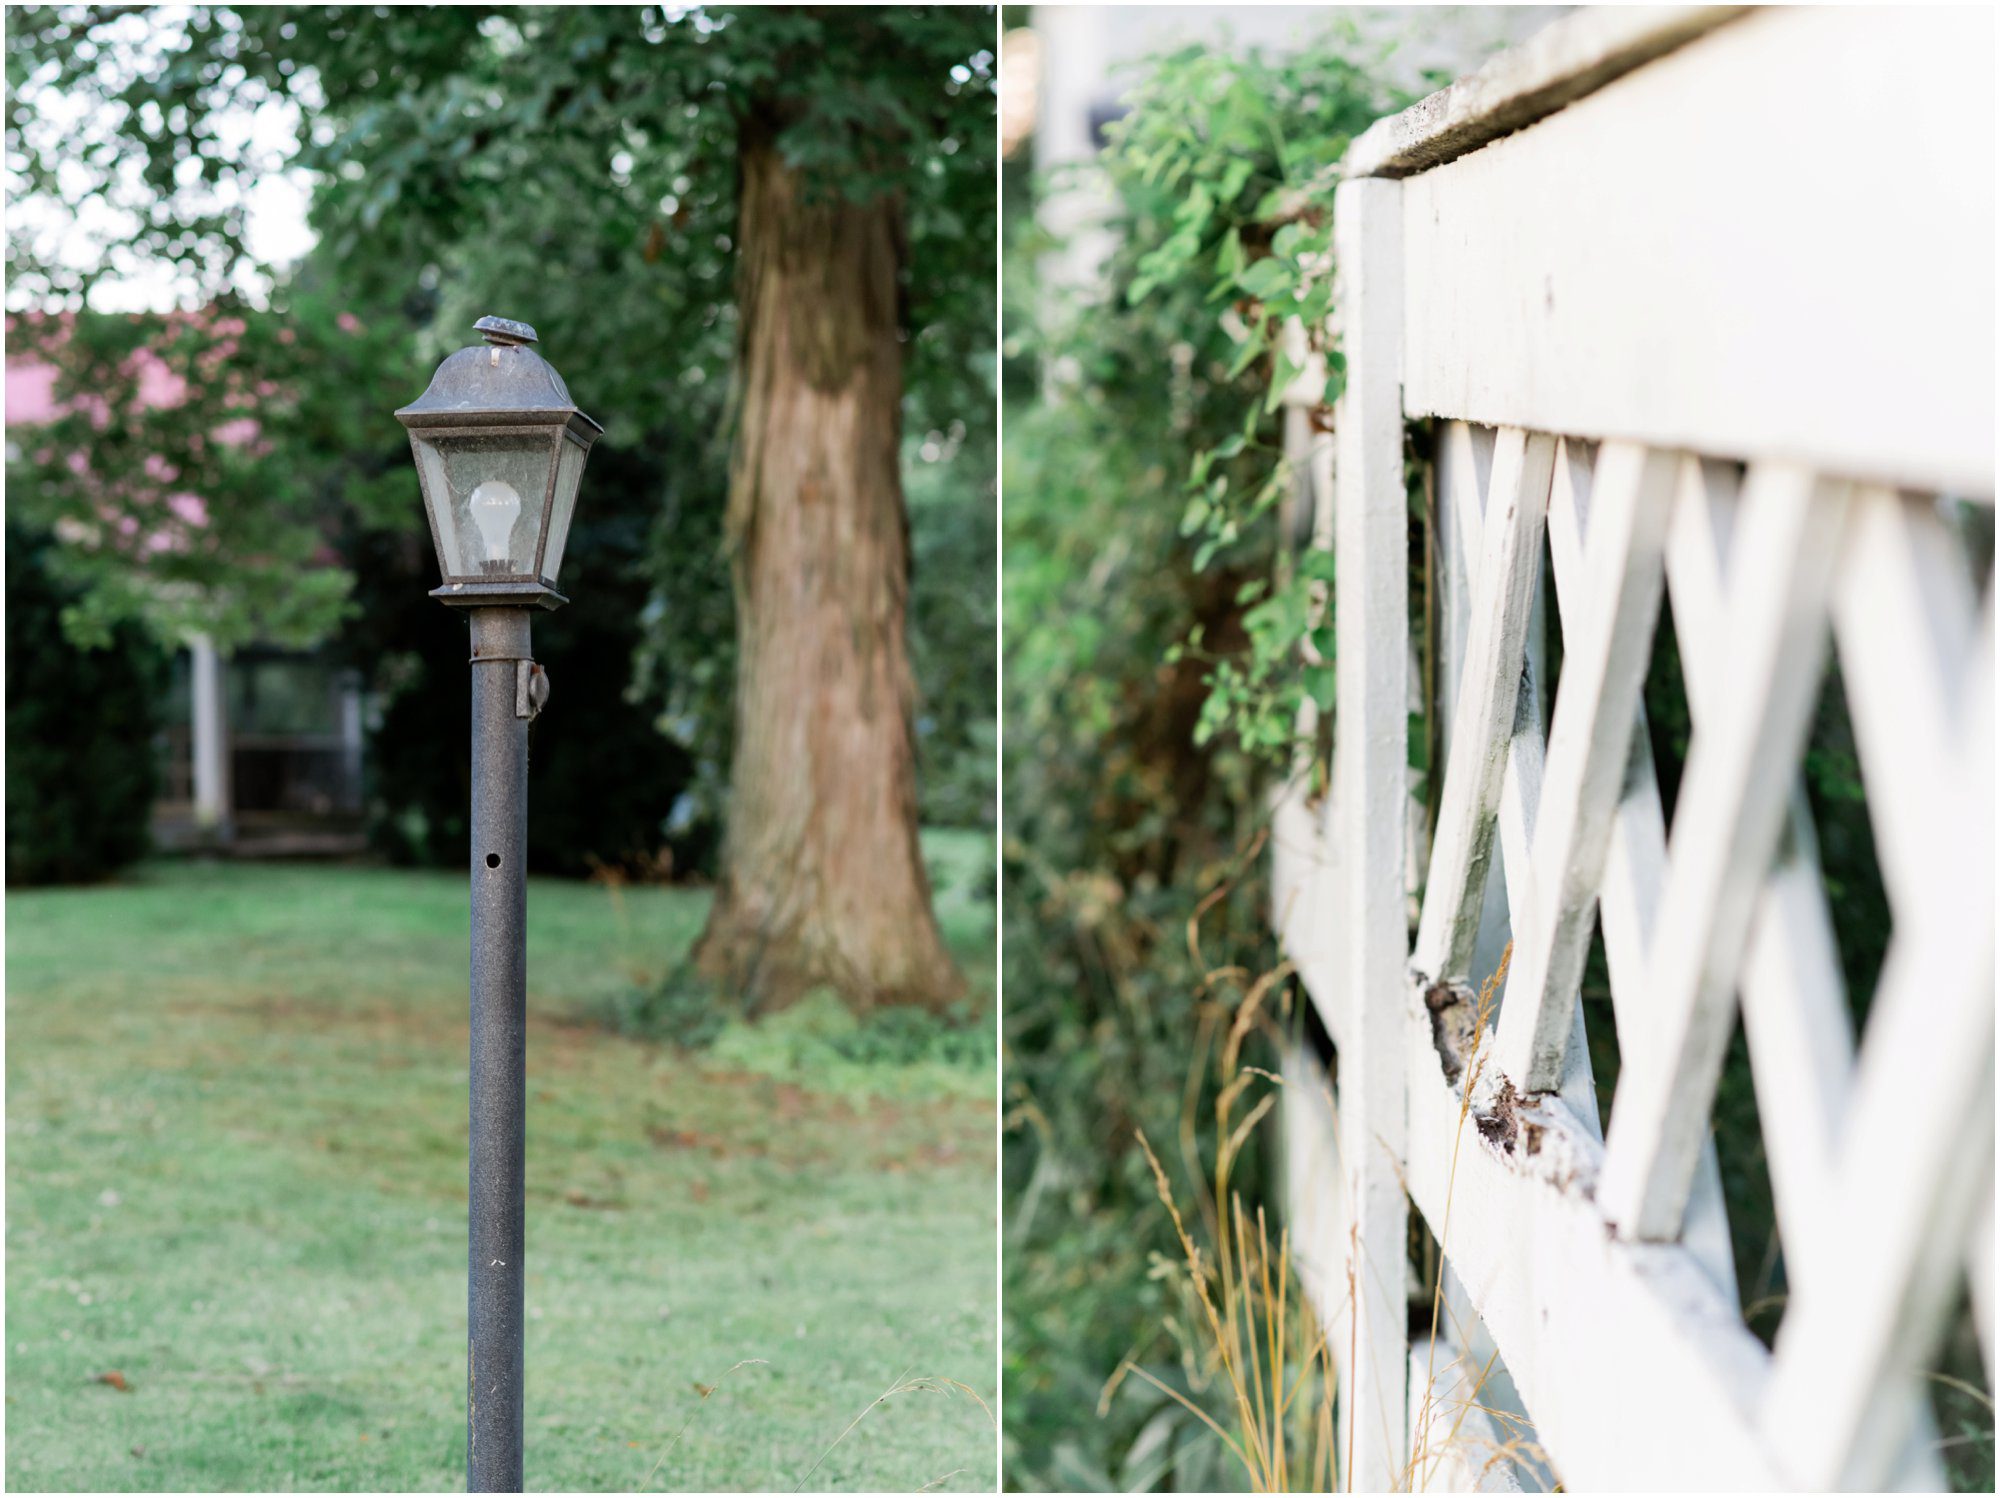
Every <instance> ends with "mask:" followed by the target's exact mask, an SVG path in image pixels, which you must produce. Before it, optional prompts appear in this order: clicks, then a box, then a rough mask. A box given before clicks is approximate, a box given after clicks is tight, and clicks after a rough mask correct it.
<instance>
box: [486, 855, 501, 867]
mask: <svg viewBox="0 0 2000 1498" xmlns="http://www.w3.org/2000/svg"><path fill="white" fill-rule="evenodd" d="M486 867H487V868H489V869H497V868H499V867H500V855H499V854H498V853H489V854H487V855H486Z"/></svg>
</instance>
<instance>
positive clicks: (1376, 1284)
mask: <svg viewBox="0 0 2000 1498" xmlns="http://www.w3.org/2000/svg"><path fill="white" fill-rule="evenodd" d="M1401 193H1402V189H1401V188H1400V187H1399V186H1397V184H1395V183H1393V182H1383V181H1356V182H1346V183H1342V184H1341V186H1340V188H1339V189H1338V190H1337V192H1336V194H1335V198H1334V237H1335V251H1336V255H1337V257H1338V264H1339V267H1340V287H1339V297H1340V317H1341V325H1342V328H1343V330H1344V333H1345V341H1346V349H1347V357H1348V361H1349V363H1348V377H1347V383H1346V387H1345V389H1344V391H1343V392H1342V395H1341V398H1340V402H1339V405H1338V407H1337V408H1336V411H1335V415H1334V432H1335V440H1336V442H1337V444H1338V448H1337V456H1336V485H1337V488H1336V497H1335V516H1334V551H1335V555H1336V556H1338V557H1339V558H1340V577H1339V585H1338V586H1337V587H1336V589H1335V590H1334V627H1335V629H1336V631H1337V632H1338V633H1339V636H1340V638H1341V639H1343V640H1346V641H1351V642H1352V644H1351V645H1350V646H1345V647H1343V648H1342V649H1341V651H1340V658H1339V661H1338V663H1337V665H1336V682H1335V690H1336V695H1337V701H1338V717H1337V719H1336V721H1335V734H1336V737H1337V740H1338V742H1339V746H1340V758H1339V762H1338V764H1337V766H1336V769H1337V771H1338V773H1339V776H1340V778H1339V780H1338V781H1337V782H1335V784H1334V786H1333V799H1334V805H1335V808H1336V814H1337V815H1338V817H1339V819H1340V828H1341V832H1342V835H1343V837H1342V840H1343V843H1344V846H1343V848H1342V853H1341V864H1340V875H1341V881H1340V886H1339V889H1338V904H1337V905H1336V907H1335V914H1334V919H1335V924H1336V926H1337V928H1338V929H1339V931H1340V932H1341V944H1342V951H1341V954H1340V963H1341V970H1342V971H1341V978H1340V982H1341V985H1342V987H1343V988H1344V989H1345V990H1346V991H1347V993H1348V994H1349V995H1350V1000H1349V1006H1348V1007H1349V1015H1348V1020H1349V1028H1348V1033H1347V1036H1346V1049H1345V1050H1344V1052H1343V1058H1344V1059H1343V1075H1344V1078H1345V1082H1344V1085H1343V1091H1342V1094H1341V1110H1342V1111H1341V1117H1342V1122H1343V1124H1344V1126H1345V1127H1344V1130H1343V1133H1342V1160H1341V1164H1342V1168H1343V1171H1344V1173H1345V1175H1346V1179H1347V1183H1348V1190H1347V1201H1348V1203H1349V1207H1350V1210H1351V1211H1352V1213H1353V1234H1354V1243H1355V1258H1354V1261H1353V1263H1354V1268H1353V1278H1354V1282H1355V1290H1354V1306H1353V1326H1352V1329H1351V1338H1352V1342H1353V1347H1354V1364H1353V1368H1352V1370H1351V1373H1350V1377H1349V1381H1348V1387H1347V1389H1346V1390H1345V1391H1344V1397H1343V1401H1342V1408H1343V1413H1344V1415H1345V1419H1346V1429H1345V1430H1344V1432H1343V1434H1344V1436H1345V1440H1344V1441H1343V1443H1342V1444H1343V1450H1344V1451H1351V1452H1352V1453H1353V1459H1352V1466H1351V1468H1350V1469H1349V1470H1348V1471H1347V1474H1346V1476H1347V1480H1348V1483H1349V1485H1350V1486H1351V1487H1353V1488H1355V1489H1357V1490H1362V1491H1373V1490H1380V1489H1383V1488H1387V1487H1389V1486H1392V1485H1393V1484H1394V1482H1395V1481H1396V1478H1397V1476H1398V1474H1400V1473H1401V1472H1402V1470H1403V1467H1404V1464H1405V1459H1406V1452H1405V1447H1406V1445H1407V1441H1408V1434H1409V1424H1408V1417H1407V1414H1406V1412H1405V1409H1404V1403H1403V1393H1404V1389H1403V1369H1404V1365H1405V1363H1406V1361H1407V1358H1408V1350H1409V1334H1408V1327H1407V1325H1406V1322H1405V1310H1404V1285H1403V1280H1404V1272H1405V1271H1404V1267H1403V1265H1404V1256H1405V1236H1406V1233H1407V1230H1408V1216H1409V1209H1408V1202H1407V1200H1406V1198H1405V1196H1404V1192H1403V1185H1402V1180H1401V1177H1400V1175H1399V1173H1398V1161H1399V1160H1400V1159H1401V1158H1402V1155H1403V1150H1404V1146H1403V1128H1404V1119H1403V1116H1404V1098H1403V1078H1402V1068H1401V1067H1400V1066H1399V1065H1398V1064H1397V1058H1398V1057H1399V1056H1400V1055H1401V1054H1402V1048H1403V1037H1404V1035H1405V1033H1406V1032H1407V1029H1408V1017H1407V1015H1406V1014H1405V1012H1404V1007H1403V1003H1404V991H1403V976H1402V975H1403V970H1404V966H1405V964H1406V962H1407V959H1408V939H1407V936H1406V932H1407V930H1408V928H1407V926H1406V925H1405V923H1404V921H1405V918H1404V911H1403V888H1402V877H1401V874H1402V867H1403V853H1404V849H1403V818H1404V806H1405V801H1406V798H1407V795H1408V781H1407V777H1406V774H1405V770H1406V766H1407V761H1408V721H1409V720H1408V716H1407V710H1406V708H1405V706H1404V700H1405V699H1404V693H1405V688H1406V680H1407V672H1408V669H1409V665H1408V662H1409V625H1408V620H1407V615H1406V612H1405V610H1406V608H1407V603H1408V583H1407V581H1406V578H1405V568H1406V565H1407V563H1406V557H1405V550H1404V548H1405V541H1406V536H1407V525H1408V508H1407V503H1406V500H1405V495H1404V488H1403V411H1402V401H1401V383H1402V382H1401V376H1400V361H1399V360H1398V358H1397V349H1398V347H1399V346H1400V342H1401V336H1402V335H1401V326H1400V325H1401V321H1402V286H1401V283H1400V280H1399V276H1400V272H1401V267H1402V250H1401V245H1400V238H1401V229H1402V222H1401V205H1400V201H1399V200H1400V197H1401Z"/></svg>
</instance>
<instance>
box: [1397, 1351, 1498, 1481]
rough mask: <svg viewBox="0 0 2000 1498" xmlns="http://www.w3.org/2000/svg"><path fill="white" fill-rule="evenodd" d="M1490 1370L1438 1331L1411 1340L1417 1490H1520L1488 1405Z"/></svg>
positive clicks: (1413, 1456)
mask: <svg viewBox="0 0 2000 1498" xmlns="http://www.w3.org/2000/svg"><path fill="white" fill-rule="evenodd" d="M1485 1372H1486V1370H1485V1368H1483V1367H1482V1366H1481V1364H1480V1363H1479V1362H1478V1361H1477V1360H1475V1359H1473V1358H1472V1357H1471V1356H1470V1354H1468V1353H1467V1352H1465V1351H1464V1350H1463V1349H1461V1348H1460V1347H1459V1345H1458V1344H1457V1342H1456V1341H1454V1340H1453V1338H1452V1337H1451V1335H1450V1333H1449V1332H1448V1331H1446V1330H1444V1329H1443V1328H1440V1329H1439V1332H1438V1335H1437V1337H1436V1338H1435V1339H1433V1338H1430V1337H1418V1338H1415V1339H1413V1340H1412V1341H1411V1343H1410V1374H1409V1377H1410V1482H1409V1490H1410V1491H1411V1492H1413V1493H1518V1492H1520V1491H1521V1484H1520V1483H1519V1482H1518V1481H1517V1480H1516V1479H1515V1477H1514V1464H1513V1461H1512V1459H1511V1456H1510V1448H1511V1446H1512V1444H1513V1442H1514V1441H1515V1439H1516V1437H1515V1436H1514V1434H1513V1433H1512V1432H1511V1431H1510V1432H1506V1433H1503V1432H1502V1431H1501V1429H1500V1427H1499V1425H1498V1423H1497V1422H1496V1421H1495V1420H1494V1419H1493V1417H1492V1416H1491V1415H1490V1414H1489V1413H1488V1412H1487V1409H1486V1400H1487V1394H1486V1387H1485V1385H1486V1380H1485V1376H1484V1375H1485Z"/></svg>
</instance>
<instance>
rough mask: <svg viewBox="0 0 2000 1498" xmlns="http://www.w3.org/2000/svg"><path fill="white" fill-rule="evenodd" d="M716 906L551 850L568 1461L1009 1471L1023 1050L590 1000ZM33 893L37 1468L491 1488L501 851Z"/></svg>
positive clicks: (553, 1069)
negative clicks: (472, 1292)
mask: <svg viewBox="0 0 2000 1498" xmlns="http://www.w3.org/2000/svg"><path fill="white" fill-rule="evenodd" d="M927 841H934V840H927ZM988 846H990V844H989V845H988ZM943 847H944V849H945V855H946V856H945V859H943V860H940V869H939V873H940V884H941V886H942V888H941V893H940V899H939V903H940V906H941V914H942V915H943V918H944V920H945V922H946V926H947V932H948V935H949V936H950V937H951V938H952V940H953V942H954V949H955V950H956V951H957V952H958V953H959V955H960V957H961V960H962V961H964V962H965V963H966V965H967V968H968V970H969V971H971V972H973V973H974V974H975V977H974V983H975V986H978V987H980V988H981V989H982V991H983V992H985V993H986V994H987V995H988V1002H990V988H991V978H990V974H991V971H992V963H991V952H992V945H991V944H992V907H991V902H990V890H989V891H987V893H986V895H985V896H984V899H983V902H982V898H981V893H980V891H981V889H982V888H984V886H981V885H979V884H977V883H976V882H973V883H971V884H967V883H966V882H965V881H964V880H961V879H955V878H953V877H952V873H951V871H950V870H949V869H948V868H946V867H944V866H943V865H944V864H945V863H947V862H948V861H949V859H950V858H951V857H952V856H953V855H959V856H961V857H962V858H963V861H964V862H965V863H966V864H967V865H971V864H972V863H974V860H973V859H972V858H971V857H970V855H969V854H967V852H966V847H965V846H964V840H963V839H945V840H944V841H943ZM705 906H706V896H705V895H704V894H702V893H700V892H696V891H687V890H678V889H658V888H626V889H623V890H621V891H617V892H615V893H614V892H612V891H609V890H606V889H604V888H602V887H598V886H592V885H583V884H570V883H557V882H544V881H534V882H532V883H531V886H530V893H529V909H530V925H531V937H530V947H529V952H530V971H531V974H532V977H531V992H530V997H529V1010H530V1039H529V1109H530V1114H529V1167H528V1251H529V1277H528V1290H527V1300H528V1323H527V1344H528V1345H527V1354H528V1387H527V1410H528V1414H527V1422H528V1423H527V1446H528V1459H527V1475H528V1485H529V1487H530V1488H531V1489H542V1490H553V1489H618V1490H624V1491H632V1490H635V1489H637V1488H638V1487H639V1486H640V1485H641V1484H642V1483H643V1482H646V1481H647V1478H648V1473H649V1469H653V1468H654V1467H655V1465H656V1464H657V1471H653V1472H652V1475H651V1485H652V1487H653V1488H654V1489H656V1490H657V1489H756V1488H777V1489H781V1490H790V1489H791V1488H792V1487H793V1486H794V1485H795V1484H796V1483H798V1482H799V1481H800V1480H801V1479H802V1478H803V1477H805V1476H806V1474H807V1473H809V1472H810V1473H811V1474H812V1482H811V1486H812V1487H813V1488H815V1489H838V1488H849V1489H890V1490H898V1489H910V1488H916V1487H920V1486H922V1485H924V1484H926V1483H931V1482H933V1481H934V1480H936V1479H939V1478H943V1479H944V1480H943V1481H942V1482H941V1483H939V1488H940V1489H941V1490H969V1489H982V1488H983V1489H988V1490H990V1489H991V1488H992V1487H993V1486H994V1485H995V1482H996V1471H995V1463H996V1454H997V1448H996V1441H995V1437H994V1432H993V1427H992V1425H991V1423H990V1419H989V1416H988V1415H987V1414H986V1412H985V1411H984V1409H982V1407H981V1404H980V1402H979V1401H982V1400H983V1401H985V1403H986V1404H987V1405H990V1404H991V1402H992V1400H993V1395H994V1388H993V1385H994V1368H995V1326H996V1318H997V1307H996V1305H995V1265H994V1228H995V1223H994V1187H993V1180H994V1165H995V1161H994V1127H995V1121H994V1113H993V1091H992V1088H993V1084H992V1067H991V1065H990V1063H988V1064H986V1065H985V1067H984V1070H983V1075H980V1076H975V1075H973V1074H972V1073H973V1072H975V1071H976V1070H977V1068H975V1067H971V1066H967V1067H965V1068H964V1071H965V1072H966V1074H965V1075H963V1076H961V1077H960V1078H958V1080H957V1082H956V1084H952V1083H950V1082H949V1080H948V1079H944V1078H941V1077H940V1075H939V1074H938V1070H937V1068H936V1067H934V1066H933V1067H928V1068H926V1067H924V1066H922V1065H921V1064H920V1065H918V1066H916V1067H915V1068H913V1067H912V1066H911V1065H909V1064H906V1063H903V1062H894V1063H891V1062H882V1063H879V1064H877V1065H875V1066H874V1067H872V1068H870V1067H868V1066H864V1065H859V1064H850V1065H848V1066H846V1067H845V1068H843V1069H842V1070H841V1072H840V1073H839V1075H838V1077H837V1078H836V1079H834V1082H833V1083H831V1084H829V1083H826V1082H823V1081H822V1080H821V1078H820V1077H819V1076H818V1075H816V1074H815V1073H814V1072H813V1071H812V1070H811V1069H810V1068H809V1067H806V1066H803V1065H802V1066H800V1067H798V1068H796V1069H794V1070H790V1071H788V1070H787V1068H786V1064H785V1058H784V1055H783V1048H782V1047H777V1048H775V1054H772V1055H763V1056H760V1057H758V1058H756V1059H757V1061H758V1064H757V1065H755V1066H744V1065H741V1064H739V1063H738V1062H734V1061H731V1060H730V1059H729V1058H728V1054H724V1055H720V1056H718V1055H716V1054H713V1053H709V1054H703V1055H698V1056H686V1055H682V1054H680V1053H679V1052H677V1051H675V1050H674V1049H672V1048H669V1047H664V1046H660V1045H653V1044H644V1043H640V1042H636V1041H632V1040H628V1039H620V1038H616V1037H614V1036H612V1035H610V1034H608V1033H607V1032H606V1031H604V1030H603V1029H602V1028H601V1027H600V1026H597V1025H595V1024H591V1023H587V1022H586V1020H585V1019H584V1017H585V1016H589V1015H592V1014H594V1013H597V1012H599V1011H601V1009H602V1008H603V1006H604V1005H605V1004H606V1003H607V1002H609V1001H610V1000H611V999H612V998H613V997H614V996H615V995H616V994H617V993H618V992H619V991H620V990H621V989H622V988H624V987H625V986H627V985H629V984H631V983H632V982H634V981H635V980H637V979H640V978H642V977H644V976H645V975H647V974H648V973H657V972H658V971H660V970H662V969H663V968H664V967H665V966H666V965H668V964H669V963H670V962H671V961H672V960H673V959H674V958H675V957H677V956H678V954H679V953H680V951H682V950H683V949H684V948H685V946H686V944H687V943H688V942H689V941H690V940H691V939H692V938H693V936H694V934H695V933H696V931H697V930H698V929H699V927H700V923H701V920H702V916H703V913H704V910H705ZM7 916H8V945H7V976H8V987H7V1039H8V1042H9V1044H8V1051H7V1059H8V1072H7V1107H8V1183H7V1209H8V1210H7V1247H8V1253H7V1310H8V1316H7V1331H6V1336H7V1374H8V1378H7V1401H6V1405H7V1408H6V1415H7V1426H6V1434H7V1466H6V1476H7V1481H8V1484H9V1486H11V1487H13V1488H15V1489H19V1490H32V1489H71V1490H94V1489H153V1490H160V1489H207V1490H218V1489H224V1490H226V1489H280V1490H282V1489H405V1490H407V1489H451V1488H456V1487H459V1486H460V1485H462V1482H463V1461H464V1442H465V1432H464V1406H463V1399H464V1387H465V1380H464V1335H465V1246H464V1211H465V1144H466V1118H465V1107H466V1092H465V1088H466V1061H465V996H464V982H465V946H464V944H465V919H466V918H465V895H464V882H463V880H462V879H461V878H458V877H454V876H452V875H448V874H430V873H406V872H392V871H386V870H377V869H365V868H325V867H305V866H283V867H252V866H245V865H199V864H182V865H166V864H160V865H150V866H147V867H144V868H142V869H141V870H139V871H137V872H136V873H135V874H133V875H132V876H131V877H129V878H127V879H125V880H123V881H121V882H120V883H118V884H116V885H111V886H105V887H100V888H95V889H87V890H52V891H34V892H23V893H15V894H11V895H10V896H9V898H8V901H7ZM913 1070H914V1071H918V1072H921V1073H922V1082H921V1084H920V1085H914V1086H913V1085H910V1083H911V1074H912V1072H913ZM746 1359H762V1360H764V1361H762V1362H760V1363H747V1364H744V1360H746ZM738 1364H744V1366H741V1367H736V1366H735V1365H738ZM732 1369H733V1371H730V1370H732ZM114 1373H115V1374H116V1375H118V1377H117V1379H116V1380H114V1381H112V1382H104V1381H101V1380H103V1379H104V1378H105V1377H106V1375H110V1374H114ZM725 1373H727V1375H728V1376H727V1378H726V1379H725V1378H724V1377H723V1375H724V1374H725ZM121 1383H122V1385H123V1387H122V1389H121V1388H120V1387H118V1386H117V1385H118V1384H121ZM898 1386H904V1387H903V1390H902V1392H900V1393H899V1394H897V1396H896V1397H893V1398H889V1399H886V1400H885V1399H883V1398H882V1396H883V1391H884V1390H885V1389H894V1388H897V1387H898ZM703 1389H713V1390H714V1392H713V1394H712V1395H710V1396H707V1397H704V1395H703V1393H702V1390H703ZM974 1396H976V1398H975V1397H974ZM864 1413H865V1415H866V1418H865V1419H861V1420H859V1421H858V1423H855V1424H853V1425H852V1427H851V1428H849V1425H850V1422H853V1421H855V1420H856V1417H857V1416H859V1415H862V1414H864ZM690 1417H692V1418H690ZM683 1427H685V1432H684V1434H681V1435H680V1436H679V1437H678V1439H676V1432H677V1431H681V1430H682V1429H683ZM843 1431H845V1434H843ZM836 1442H837V1444H836ZM829 1448H831V1449H829ZM815 1462H817V1463H819V1465H818V1467H817V1469H816V1470H815V1468H814V1464H815ZM946 1474H953V1475H950V1476H948V1477H947V1476H946Z"/></svg>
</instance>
